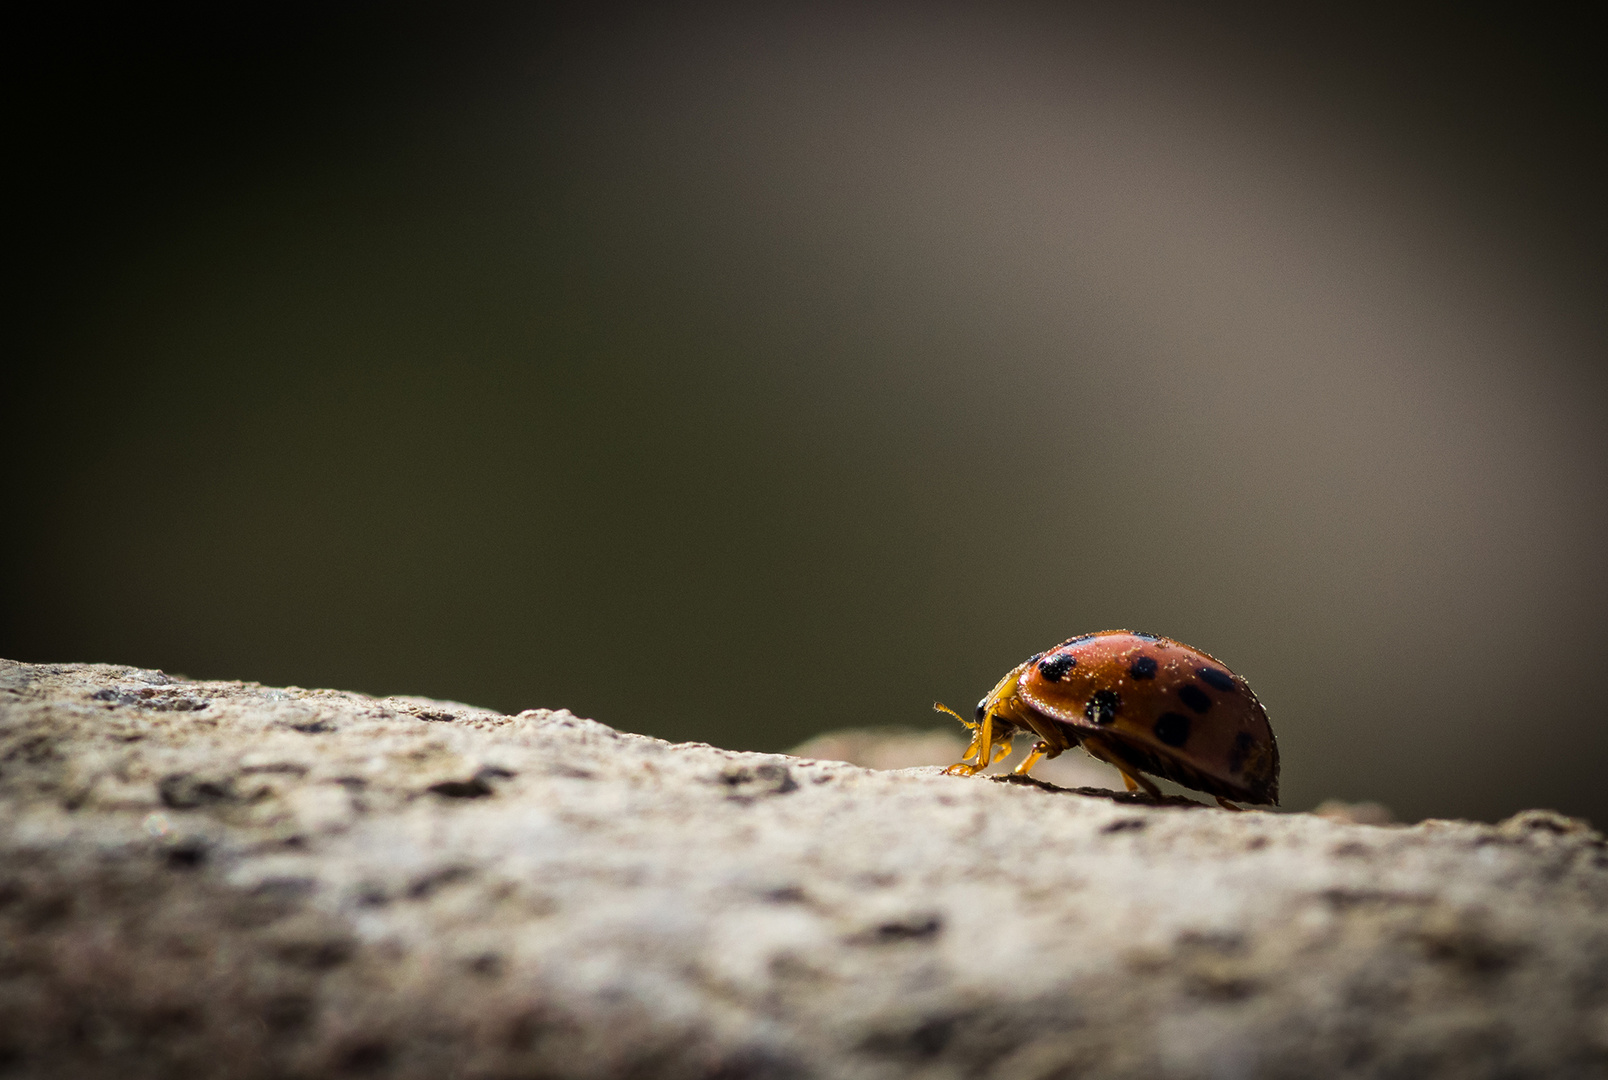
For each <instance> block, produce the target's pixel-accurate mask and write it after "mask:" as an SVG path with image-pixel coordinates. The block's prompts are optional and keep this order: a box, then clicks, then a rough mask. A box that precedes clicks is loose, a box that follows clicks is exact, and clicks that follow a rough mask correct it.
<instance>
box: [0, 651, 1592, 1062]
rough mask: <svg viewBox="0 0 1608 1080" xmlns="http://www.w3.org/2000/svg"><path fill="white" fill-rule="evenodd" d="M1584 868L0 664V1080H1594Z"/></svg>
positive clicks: (1564, 831) (1030, 792)
mask: <svg viewBox="0 0 1608 1080" xmlns="http://www.w3.org/2000/svg"><path fill="white" fill-rule="evenodd" d="M1605 909H1608V849H1605V846H1604V842H1603V839H1602V837H1601V836H1599V835H1598V834H1597V833H1595V832H1594V831H1592V830H1591V829H1590V828H1589V827H1587V826H1586V825H1585V824H1584V823H1582V822H1579V821H1575V820H1573V819H1569V818H1564V817H1561V816H1559V815H1556V814H1551V813H1549V812H1546V811H1530V812H1527V813H1525V814H1521V815H1518V816H1517V817H1515V818H1512V819H1509V820H1508V821H1506V822H1503V823H1501V824H1499V825H1485V824H1479V823H1471V822H1459V821H1429V822H1423V823H1421V824H1419V825H1415V826H1375V825H1366V824H1357V823H1353V822H1350V821H1346V820H1338V819H1326V818H1320V817H1317V816H1314V815H1304V814H1271V813H1261V812H1246V813H1241V814H1230V813H1226V812H1222V811H1219V810H1216V809H1206V808H1195V809H1190V808H1187V807H1182V806H1158V805H1151V804H1149V803H1148V802H1147V800H1144V799H1142V798H1134V797H1123V798H1115V797H1100V796H1098V795H1091V794H1078V793H1073V792H1068V791H1063V790H1057V789H1054V788H1052V787H1049V786H1047V785H1032V784H1015V783H1006V782H996V781H993V780H988V779H981V778H959V777H950V776H942V775H939V770H938V769H937V768H931V767H929V768H916V769H906V770H900V771H877V770H871V769H865V768H859V767H855V766H851V765H847V764H843V763H838V762H826V761H818V760H809V759H803V758H797V757H789V756H784V755H776V754H752V753H736V752H731V751H725V750H719V749H716V748H713V747H709V746H704V745H698V744H683V745H671V744H668V743H665V742H662V741H660V740H657V739H651V738H646V737H643V736H636V735H628V734H623V733H620V732H616V731H614V730H612V729H610V728H608V727H606V726H604V725H602V724H599V723H596V722H594V721H591V720H585V719H581V718H578V717H575V716H572V715H571V714H569V713H567V712H563V711H556V712H555V711H548V710H531V711H528V712H524V713H520V714H518V715H515V716H502V715H498V714H496V713H494V712H490V711H488V710H484V709H475V708H471V707H468V706H463V705H457V704H454V703H448V702H432V701H426V700H423V699H416V698H388V699H374V698H369V697H364V696H362V695H358V694H350V693H341V692H335V691H327V690H300V689H295V688H287V689H272V688H265V687H262V686H258V685H255V684H248V683H223V682H192V681H187V680H180V679H175V678H170V677H168V676H165V675H162V674H161V673H159V672H150V671H141V670H137V669H131V668H122V667H111V666H101V665H26V664H17V663H11V662H3V661H0V1075H3V1074H7V1073H8V1071H9V1074H15V1075H18V1076H26V1077H113V1076H116V1077H184V1076H195V1077H209V1076H225V1075H226V1076H229V1077H235V1078H256V1077H302V1076H309V1077H310V1076H331V1075H364V1076H389V1077H408V1078H412V1077H420V1078H423V1077H442V1076H454V1077H486V1078H491V1077H510V1078H511V1077H537V1076H539V1077H576V1078H583V1077H585V1078H592V1077H597V1078H603V1077H626V1076H632V1077H639V1076H654V1077H660V1076H662V1077H672V1078H674V1077H732V1078H735V1077H775V1078H791V1077H799V1078H803V1077H822V1078H839V1077H843V1078H857V1077H864V1078H868V1080H870V1078H880V1077H896V1076H922V1077H962V1076H967V1077H971V1076H983V1077H1002V1078H1003V1077H1012V1078H1015V1077H1024V1078H1049V1077H1072V1076H1078V1077H1084V1076H1088V1077H1227V1076H1235V1077H1237V1076H1245V1077H1261V1076H1267V1077H1273V1076H1330V1075H1335V1076H1359V1077H1375V1076H1377V1077H1396V1076H1402V1077H1405V1076H1412V1077H1437V1076H1438V1077H1456V1078H1459V1080H1461V1078H1465V1077H1492V1078H1495V1077H1518V1076H1537V1077H1542V1076H1545V1077H1576V1076H1577V1077H1600V1076H1603V1075H1604V1073H1605V1070H1608V917H1605V916H1608V910H1605Z"/></svg>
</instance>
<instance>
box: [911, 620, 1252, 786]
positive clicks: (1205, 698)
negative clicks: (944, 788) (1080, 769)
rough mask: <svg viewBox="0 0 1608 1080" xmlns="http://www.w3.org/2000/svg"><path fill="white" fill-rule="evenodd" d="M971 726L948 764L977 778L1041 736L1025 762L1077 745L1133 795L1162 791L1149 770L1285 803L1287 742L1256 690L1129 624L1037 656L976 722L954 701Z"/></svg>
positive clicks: (1021, 769)
mask: <svg viewBox="0 0 1608 1080" xmlns="http://www.w3.org/2000/svg"><path fill="white" fill-rule="evenodd" d="M933 708H935V709H937V710H939V711H940V712H946V713H948V714H949V715H950V716H953V717H954V718H955V719H957V720H959V721H960V722H961V723H962V724H965V725H966V726H967V727H968V728H970V729H971V730H972V741H971V746H970V747H969V748H968V749H967V750H966V756H965V758H964V759H962V760H961V761H959V762H957V763H956V764H954V765H951V766H950V767H949V768H948V769H946V770H944V771H945V772H946V773H952V774H955V775H959V776H971V775H973V774H974V773H977V772H980V771H982V770H983V769H985V768H987V767H988V766H989V765H992V764H993V763H994V762H996V761H999V760H1000V759H1001V758H1003V757H1005V756H1006V755H1007V754H1009V753H1010V752H1011V740H1012V739H1013V738H1014V737H1015V736H1017V735H1021V734H1029V735H1032V736H1035V737H1036V738H1037V740H1038V741H1037V742H1035V743H1034V744H1033V750H1032V753H1030V754H1028V756H1027V757H1026V758H1025V759H1024V760H1023V761H1022V763H1021V764H1020V765H1018V766H1017V767H1016V769H1015V773H1014V775H1017V776H1025V775H1026V774H1027V772H1028V770H1029V769H1031V768H1032V767H1033V766H1034V765H1036V764H1038V762H1039V760H1040V759H1042V758H1047V757H1048V758H1053V757H1056V756H1057V755H1059V754H1061V753H1062V752H1064V751H1066V750H1068V749H1070V748H1071V747H1074V746H1081V747H1083V749H1084V750H1085V751H1087V752H1088V753H1089V754H1090V755H1092V756H1093V757H1096V758H1098V759H1099V760H1101V761H1104V762H1108V763H1110V764H1112V765H1115V766H1116V767H1117V769H1118V770H1120V771H1121V773H1122V779H1123V781H1124V783H1126V784H1127V786H1128V790H1129V791H1135V790H1137V789H1140V788H1143V789H1144V790H1145V791H1146V792H1148V793H1149V794H1151V795H1157V796H1159V795H1160V794H1161V791H1160V789H1158V788H1157V787H1156V785H1155V784H1153V783H1151V782H1150V780H1149V779H1147V778H1146V777H1145V776H1144V774H1145V773H1150V774H1151V775H1153V776H1161V777H1165V778H1166V779H1168V780H1172V781H1174V782H1176V783H1179V784H1182V785H1183V786H1184V787H1188V788H1194V789H1195V790H1196V791H1204V792H1206V793H1207V794H1209V795H1215V796H1216V797H1217V801H1218V802H1219V803H1220V804H1221V805H1222V806H1224V807H1225V808H1227V809H1229V810H1238V809H1239V807H1237V806H1235V805H1234V804H1233V803H1232V802H1230V801H1229V800H1230V799H1237V800H1239V801H1240V802H1247V803H1272V804H1274V805H1277V804H1278V801H1279V748H1278V744H1277V742H1275V741H1274V738H1273V728H1272V727H1271V726H1270V725H1269V724H1268V722H1267V713H1266V712H1265V711H1264V710H1263V708H1262V705H1261V703H1260V702H1258V701H1257V700H1256V695H1255V694H1253V693H1251V688H1250V687H1249V686H1247V685H1246V684H1245V680H1244V679H1241V678H1240V677H1239V676H1238V675H1235V674H1234V673H1233V672H1232V671H1229V670H1228V668H1227V667H1225V666H1223V665H1222V664H1221V663H1219V662H1218V661H1217V660H1216V659H1215V658H1213V657H1211V656H1208V655H1207V654H1206V653H1203V652H1201V651H1200V650H1199V649H1192V648H1190V647H1189V646H1188V645H1185V644H1183V643H1182V642H1178V641H1173V640H1172V639H1171V638H1164V637H1158V636H1157V635H1155V634H1141V633H1138V632H1136V631H1130V630H1102V631H1101V632H1099V633H1098V634H1084V635H1082V636H1081V637H1075V638H1070V639H1068V640H1066V641H1063V642H1062V643H1061V644H1059V645H1057V646H1056V647H1055V648H1053V649H1051V650H1049V651H1048V652H1042V653H1039V654H1038V655H1037V656H1032V657H1029V658H1028V659H1027V660H1026V661H1025V662H1023V663H1021V664H1019V665H1017V666H1016V667H1015V668H1013V669H1012V670H1011V672H1010V673H1009V674H1008V675H1006V676H1005V677H1004V678H1003V679H1001V680H1000V681H999V684H998V685H997V686H995V687H994V689H992V690H990V691H989V692H988V696H987V697H985V698H983V700H981V701H979V702H978V703H977V714H976V715H977V718H976V720H967V719H966V718H965V717H964V716H961V715H960V714H959V713H957V712H956V711H955V710H954V709H951V708H950V707H949V706H947V705H941V704H937V703H934V705H933Z"/></svg>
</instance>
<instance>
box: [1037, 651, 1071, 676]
mask: <svg viewBox="0 0 1608 1080" xmlns="http://www.w3.org/2000/svg"><path fill="white" fill-rule="evenodd" d="M1077 666H1078V658H1077V657H1075V656H1073V655H1072V654H1071V653H1057V654H1056V655H1054V656H1052V657H1050V658H1049V659H1048V660H1040V661H1039V666H1038V669H1039V674H1040V675H1042V676H1044V677H1045V678H1046V679H1048V680H1050V681H1051V682H1060V681H1061V680H1062V679H1063V678H1065V677H1066V673H1067V672H1069V671H1071V670H1072V669H1073V668H1075V667H1077Z"/></svg>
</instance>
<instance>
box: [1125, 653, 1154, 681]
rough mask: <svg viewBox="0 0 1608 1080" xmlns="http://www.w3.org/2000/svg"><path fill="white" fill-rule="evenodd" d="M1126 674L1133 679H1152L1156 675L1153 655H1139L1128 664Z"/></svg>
mask: <svg viewBox="0 0 1608 1080" xmlns="http://www.w3.org/2000/svg"><path fill="white" fill-rule="evenodd" d="M1128 674H1129V675H1130V676H1132V677H1133V678H1135V679H1154V678H1155V677H1156V658H1155V657H1154V656H1141V657H1139V659H1137V660H1135V661H1134V662H1133V663H1131V664H1129V665H1128Z"/></svg>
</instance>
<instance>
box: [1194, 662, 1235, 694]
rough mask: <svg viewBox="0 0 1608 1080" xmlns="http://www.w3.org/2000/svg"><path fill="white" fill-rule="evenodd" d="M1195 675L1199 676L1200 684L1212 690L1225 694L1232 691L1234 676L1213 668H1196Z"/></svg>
mask: <svg viewBox="0 0 1608 1080" xmlns="http://www.w3.org/2000/svg"><path fill="white" fill-rule="evenodd" d="M1195 674H1196V675H1199V676H1200V681H1201V682H1203V683H1205V684H1206V685H1207V686H1209V687H1211V688H1212V689H1213V690H1221V691H1222V692H1223V693H1225V694H1227V693H1229V692H1230V691H1232V690H1233V689H1234V676H1232V675H1230V674H1229V673H1228V672H1226V671H1218V670H1217V669H1216V668H1214V667H1203V668H1197V669H1196V671H1195Z"/></svg>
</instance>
